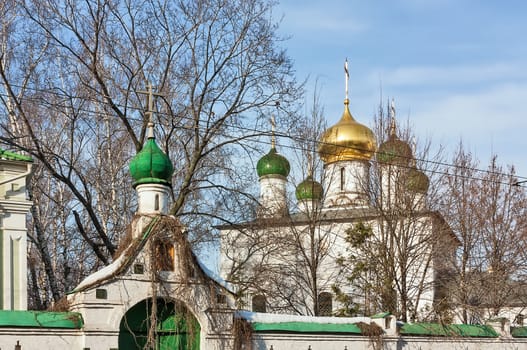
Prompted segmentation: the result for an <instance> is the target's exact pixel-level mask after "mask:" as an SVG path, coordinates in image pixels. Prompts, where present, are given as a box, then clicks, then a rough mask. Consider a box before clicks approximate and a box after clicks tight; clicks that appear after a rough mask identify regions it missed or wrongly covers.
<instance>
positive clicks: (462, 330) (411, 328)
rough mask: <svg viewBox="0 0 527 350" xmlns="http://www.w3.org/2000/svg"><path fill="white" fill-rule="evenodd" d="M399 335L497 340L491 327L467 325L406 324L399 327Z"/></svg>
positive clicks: (496, 335)
mask: <svg viewBox="0 0 527 350" xmlns="http://www.w3.org/2000/svg"><path fill="white" fill-rule="evenodd" d="M400 333H401V335H410V336H412V335H418V336H419V335H421V336H436V337H456V336H457V337H481V338H497V337H498V333H496V331H495V330H494V328H492V327H491V326H486V325H485V326H484V325H469V324H446V325H443V324H439V323H413V324H410V323H406V324H405V325H403V326H402V327H401V330H400Z"/></svg>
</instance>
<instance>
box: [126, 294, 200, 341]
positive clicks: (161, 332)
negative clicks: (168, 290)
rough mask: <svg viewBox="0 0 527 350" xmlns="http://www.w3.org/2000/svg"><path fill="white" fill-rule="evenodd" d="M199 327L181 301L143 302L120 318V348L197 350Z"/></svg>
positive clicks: (159, 299) (150, 300)
mask: <svg viewBox="0 0 527 350" xmlns="http://www.w3.org/2000/svg"><path fill="white" fill-rule="evenodd" d="M199 339H200V325H199V323H198V321H197V320H196V318H195V317H194V315H192V313H191V312H190V311H189V310H188V309H187V307H185V305H183V304H182V303H180V302H177V301H173V300H167V299H162V298H158V299H157V300H156V303H155V304H154V303H152V299H148V300H143V301H141V302H139V303H138V304H136V305H134V306H133V307H132V308H130V309H129V310H128V311H127V312H126V314H125V315H124V316H123V318H122V319H121V324H120V327H119V349H126V350H133V349H155V350H168V349H171V350H172V349H175V350H199V348H200V347H199Z"/></svg>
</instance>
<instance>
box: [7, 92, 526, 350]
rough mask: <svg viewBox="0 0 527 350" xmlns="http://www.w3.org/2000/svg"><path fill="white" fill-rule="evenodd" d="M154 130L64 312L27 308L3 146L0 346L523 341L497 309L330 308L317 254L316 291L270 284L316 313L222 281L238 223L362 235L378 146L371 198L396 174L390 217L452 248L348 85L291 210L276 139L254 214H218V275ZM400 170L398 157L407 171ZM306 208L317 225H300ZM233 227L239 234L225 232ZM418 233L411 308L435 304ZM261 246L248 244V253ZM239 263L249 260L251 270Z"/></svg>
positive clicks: (377, 218) (417, 183)
mask: <svg viewBox="0 0 527 350" xmlns="http://www.w3.org/2000/svg"><path fill="white" fill-rule="evenodd" d="M392 119H393V118H392ZM154 129H155V127H154V125H153V123H152V122H150V123H149V125H148V139H147V141H146V142H145V144H144V145H143V149H142V150H141V151H140V152H139V153H138V154H137V155H136V156H135V157H134V158H133V159H132V160H131V162H130V164H129V166H130V174H131V176H132V179H133V187H134V188H135V190H136V195H137V199H138V200H137V202H138V208H137V212H136V215H135V216H134V219H133V221H132V223H131V230H130V237H129V239H127V240H125V241H126V243H124V245H125V246H124V247H122V249H121V253H120V254H119V255H118V256H116V257H114V260H113V262H112V263H111V264H110V265H108V266H106V267H104V268H102V269H101V270H99V271H98V272H95V273H94V274H92V275H90V276H88V277H87V278H86V279H84V280H83V281H82V282H81V283H80V284H79V285H78V286H77V287H76V288H75V289H74V290H73V291H71V292H70V293H69V294H68V295H67V302H66V303H65V304H67V311H63V312H51V311H32V310H27V262H26V259H27V255H26V250H27V237H26V215H27V213H28V212H29V210H30V208H31V205H32V203H31V202H30V201H29V200H28V199H27V196H26V183H27V181H29V177H30V176H31V171H32V164H33V160H32V159H31V158H30V157H27V156H23V155H20V154H18V153H15V152H10V151H3V150H2V151H0V229H1V231H0V242H1V244H0V257H1V259H0V281H1V284H2V288H1V289H0V292H1V295H0V302H1V308H0V309H1V310H0V349H2V350H6V349H15V350H29V349H38V350H47V349H50V350H51V349H54V350H56V349H82V350H96V349H101V350H115V349H121V350H128V349H179V350H181V349H207V350H208V349H210V350H221V349H233V350H239V349H275V350H280V349H312V350H337V349H338V350H344V349H350V350H351V349H380V348H383V349H414V348H415V349H418V348H419V349H421V348H422V349H451V348H454V347H459V348H464V349H496V348H511V349H527V328H525V327H516V328H514V329H511V327H510V324H509V323H508V322H506V321H500V322H497V323H495V324H486V325H443V324H434V323H426V324H424V323H404V322H400V321H397V320H396V317H395V316H394V315H391V314H390V313H388V312H376V314H369V315H364V316H361V317H333V316H332V315H333V314H334V312H335V311H336V310H338V309H339V308H341V307H342V305H340V304H339V302H338V301H337V299H336V296H335V295H333V294H332V293H333V292H332V290H331V289H330V287H329V286H330V284H332V283H333V282H334V281H335V280H337V279H338V278H339V273H337V272H336V271H338V269H339V267H338V266H337V265H336V263H335V260H334V259H329V258H328V259H326V260H324V261H323V262H322V264H321V266H320V268H321V271H324V273H323V274H322V275H321V282H320V285H321V288H320V290H319V293H318V295H317V296H316V297H313V296H309V295H307V294H305V293H304V291H303V290H302V289H301V288H297V287H296V286H295V284H294V280H292V279H289V278H288V276H287V275H284V276H283V286H281V287H284V288H289V290H292V291H294V293H293V294H292V297H293V299H292V300H295V301H298V305H297V310H300V311H302V312H301V313H303V314H305V315H309V314H310V311H309V309H308V308H306V309H302V308H303V307H307V306H306V305H313V304H316V305H318V306H317V310H316V312H315V313H316V314H317V315H318V316H298V315H294V314H292V310H293V307H292V306H291V305H290V306H289V307H287V306H285V305H283V302H282V301H281V300H280V299H279V298H276V296H275V295H271V294H266V292H265V291H268V290H272V288H267V287H269V286H266V285H265V283H266V281H262V282H261V283H262V289H258V288H255V287H254V286H252V287H251V288H250V289H248V290H247V291H245V292H244V293H242V294H240V293H239V288H240V286H239V285H236V284H229V283H226V282H225V280H226V277H228V276H229V271H230V267H231V264H232V263H233V262H234V263H238V262H239V261H237V259H240V260H241V259H244V258H245V257H246V256H244V253H245V252H244V250H243V246H244V243H245V242H244V241H243V240H238V238H239V237H240V233H241V232H247V230H248V229H249V228H250V230H251V232H252V233H254V234H259V235H262V234H267V233H270V232H272V233H273V235H278V236H276V237H282V239H283V240H286V239H288V237H290V235H291V232H292V230H293V228H294V229H295V232H309V229H310V228H311V229H313V230H315V231H316V232H322V233H331V234H332V236H331V237H334V239H332V240H331V245H329V246H328V247H327V251H328V252H329V253H328V254H327V256H328V257H337V256H339V254H343V253H344V251H345V247H346V244H347V243H346V242H345V235H344V232H348V231H349V230H350V229H352V228H353V227H355V226H356V225H357V224H358V223H362V224H364V225H365V226H367V227H369V228H371V232H372V234H373V235H381V234H382V233H383V232H384V230H385V229H386V228H385V226H386V222H385V220H384V217H383V216H382V215H381V214H380V213H379V209H378V207H375V206H372V203H373V200H372V198H371V193H372V192H371V191H370V190H369V187H368V180H367V179H369V178H370V174H369V172H370V167H371V163H370V161H371V159H372V157H373V156H374V154H375V152H377V154H383V155H384V158H383V159H382V160H381V162H382V163H383V164H384V165H382V166H384V168H383V169H384V170H383V171H384V173H383V177H382V179H381V181H380V182H379V184H380V186H381V187H382V190H383V191H382V192H383V193H385V195H384V196H381V198H378V200H379V201H380V202H379V203H381V204H383V205H395V204H397V203H398V201H399V200H400V197H401V194H400V192H399V187H400V186H403V187H404V190H405V191H406V192H408V193H411V194H412V195H411V196H407V197H404V196H403V197H404V198H406V199H405V201H406V204H407V205H408V203H407V202H408V200H409V201H410V203H409V205H410V206H411V207H412V208H413V213H414V215H413V216H412V217H411V220H407V222H404V223H402V226H399V227H406V228H407V229H408V228H410V229H411V230H415V231H417V232H420V234H418V235H416V236H415V237H416V238H415V239H416V240H417V241H420V240H421V238H422V237H424V236H426V237H428V236H431V235H432V236H434V237H436V238H437V239H436V240H435V241H438V240H441V239H445V240H447V242H449V244H447V245H446V246H447V247H449V248H448V249H455V244H456V241H455V239H454V238H453V237H452V235H451V232H450V231H449V230H448V225H446V223H445V222H444V221H443V220H442V219H441V217H439V216H438V215H437V214H435V213H431V212H429V211H427V209H426V208H427V206H426V193H427V190H428V186H429V181H428V179H427V177H426V175H425V174H424V173H422V172H421V171H419V169H417V168H416V167H415V162H414V161H413V158H412V149H411V147H410V146H409V145H408V144H406V143H405V142H403V141H401V140H399V138H398V137H397V130H396V129H395V123H394V124H393V125H392V127H391V132H390V137H389V139H388V140H387V141H386V142H385V143H383V144H381V145H379V146H378V149H377V142H376V140H375V138H374V136H373V133H372V131H371V130H370V129H369V128H367V127H366V126H364V125H362V124H360V123H358V122H357V121H355V119H354V118H353V117H352V115H351V113H350V110H349V100H348V99H347V97H346V99H345V101H344V112H343V115H342V118H341V119H340V121H339V122H338V123H337V124H336V125H334V126H332V127H330V128H328V129H327V130H326V131H325V133H324V134H323V136H322V139H321V140H320V145H321V146H320V148H319V149H318V152H319V155H320V158H321V159H322V160H323V162H324V176H323V181H322V183H318V182H316V181H315V180H314V178H313V177H312V176H311V175H312V174H309V176H308V177H307V178H306V179H305V181H303V182H302V183H300V184H299V185H298V186H297V187H296V198H297V200H298V208H299V209H298V211H294V212H290V210H289V208H288V204H287V200H286V184H287V177H288V175H289V171H290V165H289V162H288V161H287V159H285V157H283V156H282V155H280V154H279V153H278V151H277V148H276V145H275V144H274V141H273V142H272V145H271V150H270V151H269V153H267V154H266V155H265V156H263V157H262V158H261V159H260V161H259V162H258V164H257V169H256V171H257V174H258V176H259V181H260V208H259V210H258V215H257V217H256V218H255V220H254V221H252V222H247V223H239V224H237V225H224V226H221V227H219V229H220V234H221V239H222V242H221V243H222V245H221V253H222V254H220V255H221V259H220V260H221V266H220V268H221V270H220V274H221V275H222V277H219V276H216V275H215V274H214V273H212V272H211V271H209V269H208V268H206V267H205V266H204V265H203V264H202V263H201V262H200V261H199V258H198V257H197V256H196V255H194V254H193V252H192V249H191V246H190V244H189V242H188V241H187V239H186V236H185V234H184V228H183V227H182V225H181V223H180V222H179V220H178V219H177V218H176V217H174V216H171V215H168V210H169V207H170V198H171V196H170V194H171V191H172V188H171V178H172V175H173V171H174V168H173V164H172V162H171V160H170V159H169V157H168V156H167V155H166V154H165V153H164V152H163V151H162V150H161V149H160V147H159V146H158V145H157V143H156V140H155V135H154V132H155V130H154ZM394 165H397V166H398V167H394ZM397 169H404V174H405V176H404V182H401V180H400V178H399V175H398V174H399V172H398V170H397ZM396 170H397V171H396ZM394 188H397V192H395V191H394V190H393V189H394ZM313 218H315V222H316V225H311V223H312V222H313V220H314V219H313ZM333 234H334V235H333ZM273 237H275V236H273ZM233 238H235V239H237V242H238V245H236V246H234V245H232V246H231V245H230V244H229V242H233ZM417 241H416V242H415V244H418V242H417ZM422 241H423V242H426V244H424V243H423V244H424V245H423V246H422V247H420V248H419V249H422V250H423V251H424V252H425V253H426V254H425V255H424V256H425V257H424V258H423V259H422V261H419V262H415V263H413V265H412V271H413V272H412V273H413V274H415V275H419V276H421V278H420V279H419V280H420V282H416V280H415V279H414V278H413V277H412V276H411V275H409V276H405V277H404V280H405V282H406V283H408V284H412V283H415V285H412V288H408V290H409V291H410V292H409V293H408V295H406V297H405V299H404V300H405V301H406V302H407V303H409V304H411V307H409V308H408V309H412V310H415V312H416V313H420V312H426V310H430V308H432V307H433V304H434V302H435V300H436V299H437V298H438V290H437V289H436V288H435V283H434V279H435V278H436V277H437V276H438V275H440V274H441V269H442V268H445V267H444V265H443V264H440V263H439V262H440V261H439V260H440V258H441V256H438V255H439V254H438V251H437V250H434V246H433V245H430V243H429V241H428V240H422ZM450 253H452V252H451V251H450V252H444V251H441V254H450ZM226 256H229V257H230V258H231V259H227V258H226ZM259 258H261V257H259V256H258V255H254V256H253V257H252V258H251V259H255V260H257V259H259ZM290 258H294V256H293V257H291V256H290ZM249 261H250V259H249ZM267 262H268V263H272V264H274V265H279V266H280V265H282V266H284V267H285V266H286V265H289V266H294V264H295V263H296V262H295V261H291V260H288V259H285V258H284V255H280V254H276V255H273V254H271V255H270V256H269V260H268V261H267ZM251 266H256V265H255V264H252V265H251ZM378 268H379V269H381V268H384V267H382V266H379V267H378ZM246 273H247V274H249V275H250V274H251V273H257V272H255V271H251V270H250V269H248V270H247V272H246ZM268 283H270V282H269V281H268ZM343 292H344V293H347V294H349V295H352V296H353V298H354V299H356V300H358V301H359V302H360V303H362V304H364V303H367V300H368V295H366V294H365V292H364V291H363V290H361V289H360V288H358V289H357V288H356V287H343ZM295 293H296V294H295ZM397 298H398V300H402V299H401V297H400V296H397ZM302 301H303V302H304V303H302ZM293 306H295V305H293ZM377 311H385V310H377ZM297 314H298V312H297Z"/></svg>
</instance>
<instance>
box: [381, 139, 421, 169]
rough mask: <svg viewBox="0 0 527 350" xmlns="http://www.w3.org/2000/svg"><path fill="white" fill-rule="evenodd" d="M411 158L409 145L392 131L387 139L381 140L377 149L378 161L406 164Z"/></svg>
mask: <svg viewBox="0 0 527 350" xmlns="http://www.w3.org/2000/svg"><path fill="white" fill-rule="evenodd" d="M412 158H413V154H412V148H411V147H410V145H409V144H408V143H407V142H405V141H402V140H400V139H399V138H398V137H397V135H396V134H395V131H393V132H392V133H391V134H390V136H389V138H388V140H387V141H386V142H383V143H382V144H381V145H380V146H379V149H378V150H377V160H378V161H379V162H380V163H385V164H394V165H408V164H409V163H410V160H411V159H412Z"/></svg>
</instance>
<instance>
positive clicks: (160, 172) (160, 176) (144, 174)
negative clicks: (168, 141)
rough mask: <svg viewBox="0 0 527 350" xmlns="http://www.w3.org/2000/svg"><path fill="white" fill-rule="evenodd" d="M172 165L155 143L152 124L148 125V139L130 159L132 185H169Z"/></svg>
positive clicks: (172, 171)
mask: <svg viewBox="0 0 527 350" xmlns="http://www.w3.org/2000/svg"><path fill="white" fill-rule="evenodd" d="M173 173H174V166H173V165H172V162H171V161H170V158H168V156H167V155H166V154H165V152H163V151H162V150H161V148H159V146H158V145H157V143H156V141H155V138H154V132H153V125H149V130H148V140H147V141H146V143H145V144H144V146H143V149H141V151H139V153H137V154H136V156H135V157H134V158H132V160H131V161H130V174H131V175H132V178H133V179H134V183H133V187H134V188H135V187H136V186H138V185H141V184H162V185H166V186H171V179H172V174H173Z"/></svg>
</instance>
